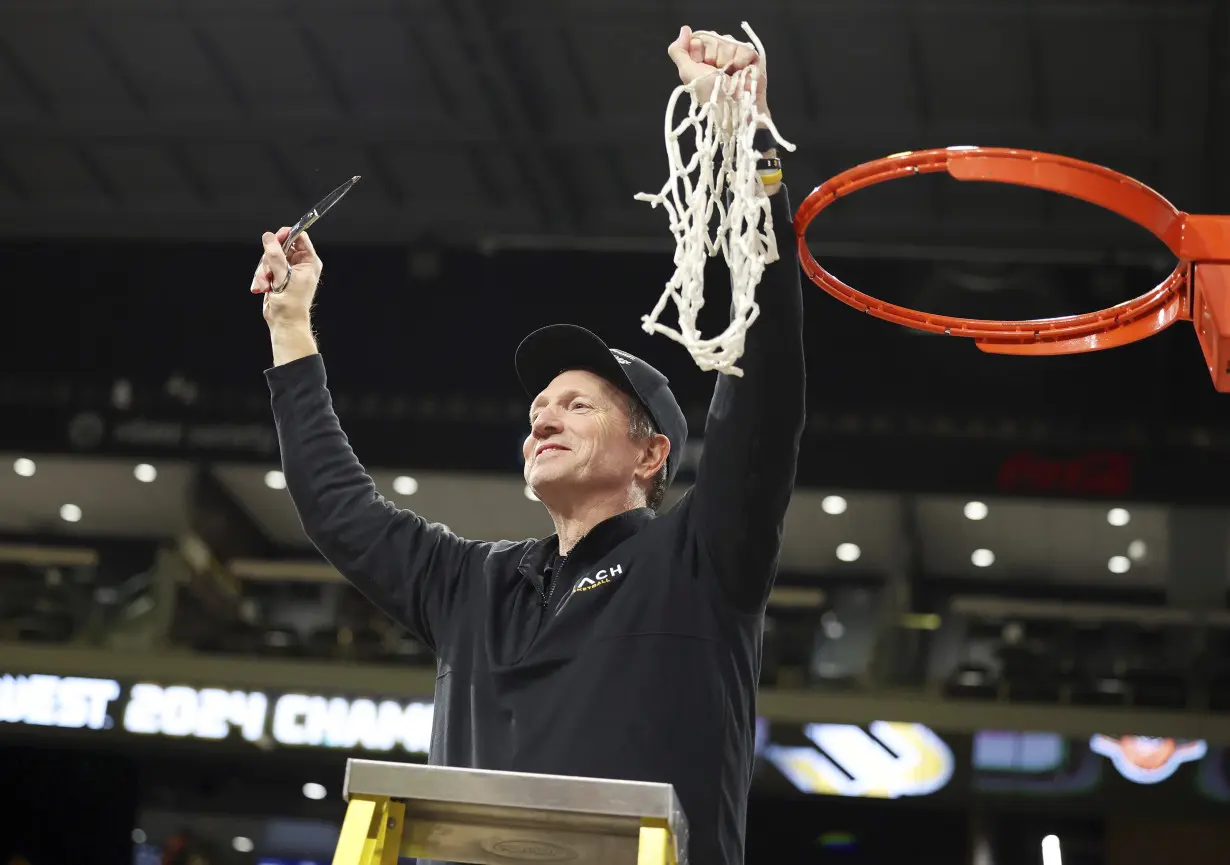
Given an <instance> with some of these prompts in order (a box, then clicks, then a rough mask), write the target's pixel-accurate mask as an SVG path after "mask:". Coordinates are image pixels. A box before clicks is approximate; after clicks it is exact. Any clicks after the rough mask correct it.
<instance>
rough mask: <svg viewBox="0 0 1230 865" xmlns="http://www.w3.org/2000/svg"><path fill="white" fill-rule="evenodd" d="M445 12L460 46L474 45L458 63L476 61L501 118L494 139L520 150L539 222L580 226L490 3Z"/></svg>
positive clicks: (462, 4)
mask: <svg viewBox="0 0 1230 865" xmlns="http://www.w3.org/2000/svg"><path fill="white" fill-rule="evenodd" d="M443 10H444V12H445V15H446V16H448V17H450V20H452V21H453V27H454V29H455V31H456V33H457V35H458V38H459V41H460V42H461V44H463V45H470V46H471V47H472V51H471V54H470V57H468V58H465V57H458V58H454V61H455V62H458V63H464V62H467V61H469V62H474V63H476V64H477V70H476V71H478V72H479V73H480V75H481V77H482V79H483V85H484V86H483V88H482V92H483V93H484V94H487V95H488V106H489V108H490V114H491V116H493V117H495V118H497V119H498V121H499V126H500V138H499V140H498V142H496V141H492V142H491V143H493V144H498V145H499V146H503V147H510V148H512V149H515V150H516V153H515V162H516V164H517V167H518V170H519V172H520V174H521V178H522V181H523V186H524V190H525V194H526V195H527V196H528V197H529V198H530V200H531V201H532V202H533V205H534V209H535V210H536V211H537V213H538V214H539V217H540V220H539V221H540V224H541V225H542V226H543V227H546V228H551V227H562V226H568V225H571V226H576V225H578V224H579V215H578V212H577V208H576V207H575V205H574V204H573V202H572V201H571V200H570V199H569V198H568V192H567V184H566V181H563V180H562V179H561V177H560V172H559V171H558V170H557V169H554V168H553V167H552V166H551V165H550V163H549V161H548V158H547V155H546V151H545V148H546V146H547V141H545V140H544V138H543V136H542V134H541V130H542V127H543V117H542V112H541V111H540V110H539V109H538V108H537V106H535V105H534V103H533V101H532V99H530V97H529V93H530V91H531V88H530V87H529V85H528V83H527V82H526V81H525V80H524V79H523V78H522V77H521V76H520V75H519V74H518V71H517V68H516V64H514V63H513V62H512V60H511V59H510V58H509V56H508V53H507V51H506V49H505V45H506V40H503V39H500V38H498V36H497V34H495V33H494V32H493V27H492V23H491V20H490V18H489V12H488V10H487V6H486V4H485V3H482V2H475V0H453V2H449V3H445V4H444V5H443ZM488 140H490V139H488Z"/></svg>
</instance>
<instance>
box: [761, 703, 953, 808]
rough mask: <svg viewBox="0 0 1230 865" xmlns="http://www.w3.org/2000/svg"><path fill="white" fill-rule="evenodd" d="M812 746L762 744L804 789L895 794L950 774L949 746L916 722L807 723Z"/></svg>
mask: <svg viewBox="0 0 1230 865" xmlns="http://www.w3.org/2000/svg"><path fill="white" fill-rule="evenodd" d="M803 732H804V733H805V734H806V736H807V738H808V739H810V740H811V741H812V742H813V743H814V744H815V746H816V747H815V748H807V747H792V746H786V745H768V746H767V747H766V748H765V757H766V758H767V759H768V760H770V761H771V762H772V763H773V765H774V766H776V767H777V768H778V770H779V771H780V772H781V773H782V774H783V775H785V776H786V778H788V779H789V780H790V782H791V783H792V784H794V786H795V787H797V788H798V789H799V790H801V791H803V792H804V793H818V794H821V795H828V796H855V797H862V798H874V799H896V798H898V797H901V796H926V795H928V794H931V793H934V792H936V791H937V790H941V789H943V788H944V787H945V786H946V785H947V784H948V782H949V781H950V780H952V769H953V758H952V749H950V748H949V747H948V745H947V744H945V743H944V741H943V740H942V739H940V737H939V736H937V735H936V734H935V733H934V732H933V731H932V730H931V729H930V728H928V727H924V726H923V725H922V724H905V723H898V722H893V721H874V722H872V723H871V724H870V725H868V727H867V728H866V729H864V728H863V727H859V726H856V725H854V724H808V725H807V726H806V727H804V728H803Z"/></svg>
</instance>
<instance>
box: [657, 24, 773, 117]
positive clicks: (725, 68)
mask: <svg viewBox="0 0 1230 865" xmlns="http://www.w3.org/2000/svg"><path fill="white" fill-rule="evenodd" d="M666 53H667V54H668V55H669V56H670V58H671V60H673V61H675V67H676V68H677V69H678V70H679V80H680V81H681V82H683V83H684V84H691V83H692V82H693V81H695V82H696V99H697V100H698V101H700V102H707V101H708V100H709V97H710V95H711V94H712V93H713V85H714V82H715V81H716V80H717V79H716V77H715V76H717V75H721V74H722V73H723V72H724V73H726V74H728V75H733V74H735V73H736V72H740V71H742V70H744V69H746V68H748V67H749V66H760V74H759V76H758V77H757V81H758V83H757V86H756V91H757V92H756V109H757V110H758V111H759V112H760V113H761V114H763V115H766V116H767V115H768V113H769V108H768V102H767V98H766V91H767V90H768V76H767V75H766V74H765V69H764V65H763V63H762V61H761V58H760V55H759V54H757V53H756V50H755V49H754V48H752V47H751V46H750V45H746V44H744V43H742V42H737V41H735V40H734V39H727V38H724V37H721V36H714V35H712V34H709V33H693V32H692V28H691V27H687V26H684V27H682V28H681V29H680V30H679V37H678V38H677V39H676V40H675V41H674V42H672V43H671V45H670V47H669V48H667V49H666Z"/></svg>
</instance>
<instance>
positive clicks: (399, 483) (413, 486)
mask: <svg viewBox="0 0 1230 865" xmlns="http://www.w3.org/2000/svg"><path fill="white" fill-rule="evenodd" d="M418 491H419V482H418V481H417V480H415V479H414V478H412V477H410V476H409V475H401V476H399V477H395V478H393V492H395V493H397V494H398V495H399V496H412V495H414V494H415V493H417V492H418Z"/></svg>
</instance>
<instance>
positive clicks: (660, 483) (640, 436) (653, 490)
mask: <svg viewBox="0 0 1230 865" xmlns="http://www.w3.org/2000/svg"><path fill="white" fill-rule="evenodd" d="M628 434H629V435H630V436H632V440H633V441H638V442H639V441H644V440H645V439H647V438H650V437H651V436H655V435H657V434H658V428H657V426H655V425H654V422H653V418H651V417H650V416H649V411H648V409H646V408H645V406H644V405H642V404H641V401H640V400H639V399H637V398H636V397H634V396H631V395H629V396H628ZM678 456H679V455H678V454H671V455H670V456H669V457H667V459H668V460H669V459H671V458H675V459H678ZM665 499H666V463H662V468H661V469H660V470H659V471H658V473H657V474H656V475H654V476H653V485H652V486H650V488H649V494H648V496H646V502H645V504H646V505H647V506H648V507H650V508H653V510H655V511H657V510H658V509H660V508H661V507H662V502H663V501H664V500H665Z"/></svg>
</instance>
